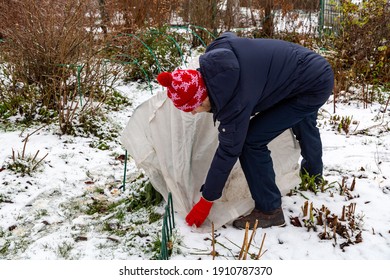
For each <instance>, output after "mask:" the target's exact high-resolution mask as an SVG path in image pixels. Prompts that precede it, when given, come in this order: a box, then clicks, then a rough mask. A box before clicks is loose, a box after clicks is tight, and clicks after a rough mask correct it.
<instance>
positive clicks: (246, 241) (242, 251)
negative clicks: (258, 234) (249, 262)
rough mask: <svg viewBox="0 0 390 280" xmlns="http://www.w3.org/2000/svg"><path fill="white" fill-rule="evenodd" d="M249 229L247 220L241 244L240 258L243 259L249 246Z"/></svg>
mask: <svg viewBox="0 0 390 280" xmlns="http://www.w3.org/2000/svg"><path fill="white" fill-rule="evenodd" d="M248 231H249V222H246V224H245V235H244V240H243V243H242V246H241V251H240V254H239V255H238V259H239V260H241V257H242V256H243V253H244V250H245V248H246V247H247V244H248Z"/></svg>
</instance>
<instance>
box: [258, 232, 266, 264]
mask: <svg viewBox="0 0 390 280" xmlns="http://www.w3.org/2000/svg"><path fill="white" fill-rule="evenodd" d="M266 235H267V233H266V232H264V234H263V240H262V241H261V246H260V249H259V253H258V254H257V256H256V260H258V259H260V258H261V257H262V256H263V255H264V253H265V252H266V251H267V250H266V251H264V253H261V251H262V250H263V245H264V240H265V237H266Z"/></svg>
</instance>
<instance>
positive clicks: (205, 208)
mask: <svg viewBox="0 0 390 280" xmlns="http://www.w3.org/2000/svg"><path fill="white" fill-rule="evenodd" d="M211 206H213V202H212V201H208V200H206V199H204V198H203V197H201V198H200V200H199V202H198V203H197V204H195V205H194V207H192V210H191V211H190V213H188V215H187V217H186V222H187V224H188V225H189V226H192V225H193V224H195V225H196V226H197V227H200V226H201V225H202V224H203V222H204V220H206V218H207V216H208V215H209V213H210V209H211Z"/></svg>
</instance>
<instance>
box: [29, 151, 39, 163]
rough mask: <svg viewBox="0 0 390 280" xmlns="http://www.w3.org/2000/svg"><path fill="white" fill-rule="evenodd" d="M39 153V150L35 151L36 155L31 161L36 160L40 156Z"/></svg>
mask: <svg viewBox="0 0 390 280" xmlns="http://www.w3.org/2000/svg"><path fill="white" fill-rule="evenodd" d="M38 154H39V150H38V151H37V152H36V153H35V156H34V157H33V159H32V160H31V162H34V160H35V159H36V157H37V156H38Z"/></svg>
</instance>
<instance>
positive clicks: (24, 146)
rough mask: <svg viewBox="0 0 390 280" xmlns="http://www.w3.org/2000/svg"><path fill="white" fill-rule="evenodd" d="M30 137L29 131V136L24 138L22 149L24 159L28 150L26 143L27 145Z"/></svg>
mask: <svg viewBox="0 0 390 280" xmlns="http://www.w3.org/2000/svg"><path fill="white" fill-rule="evenodd" d="M29 137H30V134H28V133H27V136H26V138H24V140H25V141H24V145H23V151H22V159H24V153H25V152H26V145H27V142H28V138H29Z"/></svg>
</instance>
